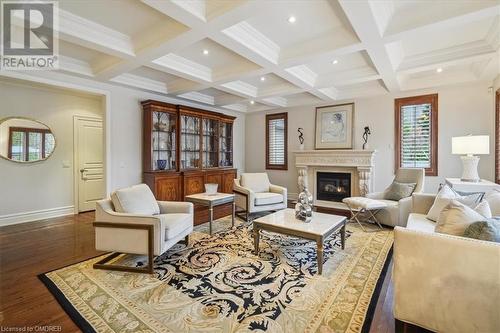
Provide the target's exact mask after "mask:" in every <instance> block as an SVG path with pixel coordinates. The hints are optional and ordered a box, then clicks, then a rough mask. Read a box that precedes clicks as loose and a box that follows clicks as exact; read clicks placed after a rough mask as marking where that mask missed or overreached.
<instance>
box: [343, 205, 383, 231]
mask: <svg viewBox="0 0 500 333" xmlns="http://www.w3.org/2000/svg"><path fill="white" fill-rule="evenodd" d="M347 207H348V208H349V211H350V212H351V218H350V221H353V220H354V221H356V222H358V224H359V226H360V227H361V230H363V231H365V232H366V229H365V227H363V224H362V223H361V222H370V217H371V218H372V220H373V222H374V223H375V224H376V225H378V227H379V228H380V229H383V228H382V226H381V225H380V223H379V221H378V220H377V218H376V217H375V215H377V213H378V212H379V211H380V209H371V210H368V209H366V208H360V209H352V208H351V206H350V205H347ZM365 213H368V214H370V216H369V217H368V218H367V219H366V220H363V221H360V219H359V218H358V216H359V215H363V214H365ZM359 217H361V216H359Z"/></svg>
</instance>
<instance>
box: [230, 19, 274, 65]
mask: <svg viewBox="0 0 500 333" xmlns="http://www.w3.org/2000/svg"><path fill="white" fill-rule="evenodd" d="M222 33H224V34H225V35H226V36H228V37H230V38H232V39H233V40H235V41H237V42H238V43H240V44H242V45H243V46H245V47H246V48H248V49H250V50H252V51H253V52H255V53H257V54H259V55H260V56H261V57H263V58H265V59H266V60H267V61H270V62H272V63H273V64H277V63H278V59H279V53H280V47H279V46H278V45H277V44H276V43H274V42H273V41H271V40H270V39H269V38H267V37H266V36H265V35H263V34H262V33H261V32H260V31H258V30H257V29H255V28H254V27H252V26H251V25H250V24H249V23H248V22H246V21H243V22H240V23H238V24H235V25H233V26H232V27H229V28H227V29H224V30H223V31H222Z"/></svg>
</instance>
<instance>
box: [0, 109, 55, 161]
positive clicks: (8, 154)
mask: <svg viewBox="0 0 500 333" xmlns="http://www.w3.org/2000/svg"><path fill="white" fill-rule="evenodd" d="M55 147H56V139H55V137H54V134H52V131H51V130H50V128H49V127H48V126H47V125H45V124H43V123H41V122H39V121H36V120H32V119H29V118H23V117H10V118H5V119H2V120H0V156H1V157H3V158H5V159H8V160H10V161H14V162H25V163H28V162H37V161H43V160H45V159H47V158H49V157H50V155H51V154H52V153H53V152H54V149H55Z"/></svg>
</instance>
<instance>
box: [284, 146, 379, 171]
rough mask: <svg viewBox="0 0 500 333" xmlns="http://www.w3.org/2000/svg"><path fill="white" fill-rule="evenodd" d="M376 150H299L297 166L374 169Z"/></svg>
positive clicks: (296, 158)
mask: <svg viewBox="0 0 500 333" xmlns="http://www.w3.org/2000/svg"><path fill="white" fill-rule="evenodd" d="M376 152H377V151H376V150H299V151H295V152H294V153H295V166H296V167H303V166H345V167H373V165H374V158H375V154H376Z"/></svg>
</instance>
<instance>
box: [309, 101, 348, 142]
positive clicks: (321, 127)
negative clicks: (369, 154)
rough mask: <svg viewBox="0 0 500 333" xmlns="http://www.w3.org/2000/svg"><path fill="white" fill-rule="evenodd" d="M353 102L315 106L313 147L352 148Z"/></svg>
mask: <svg viewBox="0 0 500 333" xmlns="http://www.w3.org/2000/svg"><path fill="white" fill-rule="evenodd" d="M353 119H354V103H349V104H340V105H331V106H322V107H318V108H316V139H315V149H352V132H353Z"/></svg>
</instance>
